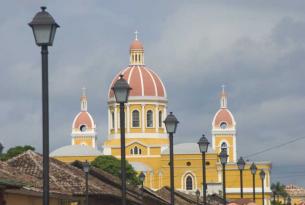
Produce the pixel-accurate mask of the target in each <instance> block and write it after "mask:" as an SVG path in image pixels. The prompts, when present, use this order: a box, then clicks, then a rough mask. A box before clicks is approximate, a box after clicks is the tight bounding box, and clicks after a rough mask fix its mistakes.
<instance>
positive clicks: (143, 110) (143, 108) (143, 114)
mask: <svg viewBox="0 0 305 205" xmlns="http://www.w3.org/2000/svg"><path fill="white" fill-rule="evenodd" d="M145 124H146V123H145V106H144V104H142V120H141V126H142V132H143V133H144V132H145V126H146V125H145Z"/></svg>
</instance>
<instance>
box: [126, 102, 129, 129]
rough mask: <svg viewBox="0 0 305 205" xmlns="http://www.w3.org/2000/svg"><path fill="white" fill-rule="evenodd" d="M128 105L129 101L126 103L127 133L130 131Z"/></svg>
mask: <svg viewBox="0 0 305 205" xmlns="http://www.w3.org/2000/svg"><path fill="white" fill-rule="evenodd" d="M129 107H130V104H129V103H127V104H126V118H127V119H126V128H127V133H129V132H130V123H129V121H130V113H129Z"/></svg>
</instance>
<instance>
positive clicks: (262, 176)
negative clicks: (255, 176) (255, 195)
mask: <svg viewBox="0 0 305 205" xmlns="http://www.w3.org/2000/svg"><path fill="white" fill-rule="evenodd" d="M259 176H260V178H261V180H262V201H263V202H262V205H265V187H264V180H265V176H266V174H265V172H264V170H261V171H260V173H259Z"/></svg>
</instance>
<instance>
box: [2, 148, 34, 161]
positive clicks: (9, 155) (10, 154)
mask: <svg viewBox="0 0 305 205" xmlns="http://www.w3.org/2000/svg"><path fill="white" fill-rule="evenodd" d="M27 150H33V151H34V150H35V148H34V147H32V146H30V145H25V146H16V147H12V148H10V149H8V150H7V152H6V153H3V154H1V155H0V160H1V161H6V160H8V159H11V158H13V157H15V156H17V155H19V154H21V153H23V152H25V151H27Z"/></svg>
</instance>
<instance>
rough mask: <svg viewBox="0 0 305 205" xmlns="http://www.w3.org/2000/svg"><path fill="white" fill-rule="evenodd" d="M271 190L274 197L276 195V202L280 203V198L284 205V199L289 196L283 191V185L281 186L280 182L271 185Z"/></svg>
mask: <svg viewBox="0 0 305 205" xmlns="http://www.w3.org/2000/svg"><path fill="white" fill-rule="evenodd" d="M271 189H272V190H275V195H276V198H277V202H278V203H279V202H280V197H282V198H283V200H284V204H285V203H286V199H287V197H288V196H289V195H288V193H287V192H286V190H285V185H284V184H281V183H280V182H276V183H275V184H274V183H272V184H271Z"/></svg>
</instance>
